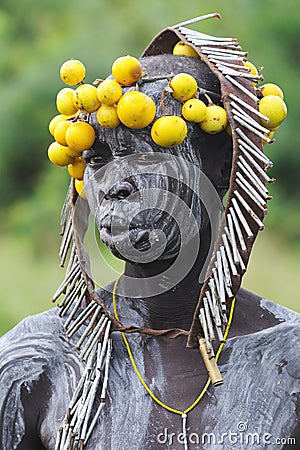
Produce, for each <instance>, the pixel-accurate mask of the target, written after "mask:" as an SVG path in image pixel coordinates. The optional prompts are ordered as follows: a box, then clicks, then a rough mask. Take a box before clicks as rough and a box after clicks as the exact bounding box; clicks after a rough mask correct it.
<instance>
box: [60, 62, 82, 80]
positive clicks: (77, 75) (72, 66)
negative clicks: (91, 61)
mask: <svg viewBox="0 0 300 450" xmlns="http://www.w3.org/2000/svg"><path fill="white" fill-rule="evenodd" d="M59 74H60V78H61V79H62V81H64V82H65V83H66V84H68V85H69V86H75V85H76V84H79V83H81V82H82V81H83V80H84V77H85V67H84V65H83V64H82V62H81V61H78V59H70V60H68V61H66V62H65V63H63V65H62V66H61V68H60V71H59Z"/></svg>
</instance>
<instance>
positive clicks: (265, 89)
mask: <svg viewBox="0 0 300 450" xmlns="http://www.w3.org/2000/svg"><path fill="white" fill-rule="evenodd" d="M259 90H260V92H261V93H262V95H263V96H264V97H266V96H267V95H277V96H278V97H280V98H282V99H283V92H282V90H281V89H280V87H279V86H277V84H273V83H266V84H264V85H263V86H260V88H259Z"/></svg>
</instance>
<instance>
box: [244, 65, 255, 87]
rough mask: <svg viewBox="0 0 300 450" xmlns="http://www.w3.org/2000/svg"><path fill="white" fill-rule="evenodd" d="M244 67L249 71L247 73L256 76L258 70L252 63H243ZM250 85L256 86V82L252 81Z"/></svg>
mask: <svg viewBox="0 0 300 450" xmlns="http://www.w3.org/2000/svg"><path fill="white" fill-rule="evenodd" d="M244 67H247V68H248V69H250V72H249V73H250V74H251V75H258V70H257V68H256V67H255V65H254V64H253V63H252V62H250V61H244ZM252 85H253V86H256V85H257V82H256V81H252Z"/></svg>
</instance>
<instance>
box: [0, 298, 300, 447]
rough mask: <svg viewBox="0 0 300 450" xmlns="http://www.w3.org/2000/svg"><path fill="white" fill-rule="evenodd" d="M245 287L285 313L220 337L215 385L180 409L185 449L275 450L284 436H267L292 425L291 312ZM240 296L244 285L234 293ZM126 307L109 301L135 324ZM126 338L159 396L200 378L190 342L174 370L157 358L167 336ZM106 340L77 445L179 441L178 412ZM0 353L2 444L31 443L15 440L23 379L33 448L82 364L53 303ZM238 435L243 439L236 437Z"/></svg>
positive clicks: (294, 321) (297, 381) (21, 419)
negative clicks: (107, 362)
mask: <svg viewBox="0 0 300 450" xmlns="http://www.w3.org/2000/svg"><path fill="white" fill-rule="evenodd" d="M245 292H246V291H245ZM249 295H250V297H251V296H252V297H253V298H255V301H257V303H259V302H261V304H262V305H263V307H264V309H263V310H262V311H265V312H267V313H268V314H269V313H270V312H272V311H274V309H275V310H276V315H277V316H279V315H281V316H280V318H281V320H283V316H285V317H288V320H287V321H283V322H281V323H278V322H277V323H278V324H276V323H273V324H272V325H271V326H270V327H269V328H266V329H263V330H261V331H258V332H255V333H250V334H247V335H244V336H235V337H232V338H230V339H228V341H227V344H226V347H225V348H224V351H223V352H222V355H221V358H220V369H221V372H222V373H223V377H224V385H223V386H221V387H217V388H212V387H210V389H209V392H208V394H206V395H205V397H204V398H203V399H202V400H201V402H200V403H199V405H197V407H196V408H195V409H194V410H193V411H192V412H191V413H189V419H188V420H189V421H188V427H189V436H190V442H189V449H190V450H199V449H204V450H212V449H214V450H219V449H222V450H223V449H224V450H229V449H235V448H236V449H241V448H243V450H244V449H248V448H249V449H250V448H251V449H252V448H255V449H256V450H263V449H268V450H269V449H276V450H277V449H281V448H284V445H283V444H276V443H275V441H274V440H275V439H276V438H277V439H280V438H288V437H289V436H291V435H293V430H294V429H295V428H296V426H297V423H298V422H297V411H296V407H297V395H298V394H299V391H300V367H299V351H298V352H297V349H299V335H300V327H299V323H300V321H299V315H297V314H296V313H292V312H290V313H289V314H287V312H288V311H286V310H285V309H284V308H281V307H280V306H277V307H275V306H273V304H271V302H269V301H268V302H266V301H263V300H261V299H260V298H259V297H257V296H254V294H250V293H249ZM243 296H244V297H245V296H247V295H246V294H245V293H243ZM242 303H243V299H241V304H242ZM127 307H128V305H122V304H121V303H120V304H119V313H120V315H121V316H122V317H123V319H124V323H126V322H127V321H131V323H132V322H135V323H137V324H138V325H141V324H142V321H141V318H140V316H139V311H138V310H137V309H136V308H135V307H133V304H132V307H130V308H129V309H128V308H127ZM266 308H268V311H267V310H266ZM273 319H274V316H273ZM129 339H130V345H131V348H132V351H133V354H134V357H135V360H136V363H137V366H138V367H139V369H140V371H141V373H142V375H143V376H144V377H145V378H146V380H147V382H148V383H149V386H150V388H151V389H152V390H153V391H154V392H155V393H156V395H157V396H158V397H159V398H161V399H162V400H164V401H167V403H169V404H170V403H173V405H172V406H174V407H177V408H179V409H183V408H185V407H186V406H187V402H189V401H190V398H195V397H196V396H197V395H198V393H199V392H200V391H201V389H202V387H203V384H202V381H201V380H202V378H201V373H200V375H199V372H201V370H200V371H199V365H198V363H197V361H199V356H198V354H197V352H196V353H193V351H192V350H187V352H188V355H192V361H194V360H193V358H195V364H194V363H193V362H192V364H191V367H188V365H187V364H186V366H185V367H182V373H181V374H180V376H178V375H174V376H173V374H172V373H170V367H171V365H168V364H166V361H165V360H164V358H163V356H164V351H165V347H166V346H170V345H173V344H170V342H169V340H168V339H165V338H162V340H160V338H158V339H157V338H149V337H141V336H139V335H131V336H130V337H129ZM113 341H114V352H113V360H112V365H111V371H110V378H109V389H108V399H107V404H106V406H105V409H104V411H103V414H102V416H101V419H100V421H99V424H98V426H97V428H96V430H95V432H94V433H93V436H92V437H91V439H90V442H89V444H88V445H87V447H86V449H87V450H91V449H93V450H120V449H127V448H131V449H132V450H159V449H165V448H170V449H175V450H177V449H178V450H179V449H180V450H182V448H183V445H182V442H181V441H180V433H181V418H180V417H179V416H177V415H175V414H172V413H170V412H168V411H165V410H164V409H162V408H161V407H160V406H158V405H156V404H155V403H154V402H153V400H152V399H151V398H150V396H149V395H148V394H147V393H146V391H145V389H144V388H143V386H142V385H141V383H140V382H139V381H138V380H137V377H136V374H135V373H134V371H133V368H132V366H131V363H130V361H129V358H128V355H127V352H126V349H125V348H124V344H123V342H122V339H121V336H119V335H116V334H114V335H113ZM176 345H177V344H176ZM174 348H175V349H176V346H175V347H174ZM193 355H194V356H193ZM0 358H1V371H0V383H1V390H0V420H1V422H0V423H1V425H0V436H1V444H2V448H3V450H16V449H19V448H20V449H22V448H24V449H27V448H28V449H29V448H31V449H33V448H38V447H26V446H25V447H22V445H21V443H22V439H23V437H24V435H25V434H26V433H28V429H27V430H26V429H25V422H26V421H27V422H26V423H28V417H27V415H28V410H30V406H28V405H27V404H24V405H23V403H22V390H24V389H26V392H27V393H28V394H29V397H28V398H31V399H32V400H34V399H35V398H36V396H39V395H43V397H39V401H38V403H37V405H38V406H39V409H38V411H35V414H33V416H35V417H36V424H35V425H36V427H37V430H36V432H37V434H39V435H40V437H41V441H42V443H43V445H42V447H39V448H42V449H43V448H44V449H47V450H48V449H49V450H50V449H51V450H52V449H54V445H55V436H56V431H57V429H58V427H59V425H60V423H61V420H62V419H63V416H64V414H65V411H66V409H67V406H68V402H69V399H70V397H71V395H72V391H73V389H74V386H75V385H76V381H77V380H78V379H79V377H80V373H81V370H82V368H83V367H82V364H81V362H80V360H79V358H78V353H77V351H76V350H75V349H74V347H73V342H70V343H69V342H68V341H67V339H66V338H65V336H64V331H63V323H62V320H61V319H59V318H58V317H57V316H56V311H55V310H52V311H49V312H46V313H42V314H40V315H37V316H33V317H29V318H27V319H25V320H24V321H23V322H21V323H20V324H19V325H18V326H17V327H15V328H14V329H13V330H11V331H10V332H9V333H8V334H7V335H5V336H4V337H2V338H1V340H0ZM174 358H175V354H174ZM168 363H170V361H169V362H168ZM199 377H200V378H199ZM189 391H191V392H189ZM41 393H42V394H41ZM172 399H173V402H172ZM174 403H175V404H174ZM179 403H180V404H179ZM26 417H27V418H26ZM241 424H243V425H241ZM241 426H244V427H245V429H244V431H243V430H239V428H238V427H241ZM172 433H173V434H172ZM205 433H206V434H205ZM256 436H259V438H256ZM209 439H210V440H209ZM242 439H244V440H246V439H248V440H250V442H246V441H244V442H242V441H241V440H242ZM251 439H260V442H259V443H257V441H254V444H255V445H253V442H252V441H251ZM268 439H269V441H268ZM202 442H203V443H202ZM282 442H283V441H282ZM18 445H19V447H18ZM294 448H297V447H294Z"/></svg>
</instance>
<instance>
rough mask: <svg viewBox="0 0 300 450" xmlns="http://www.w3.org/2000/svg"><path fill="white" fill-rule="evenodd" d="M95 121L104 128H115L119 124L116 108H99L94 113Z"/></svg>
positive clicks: (104, 106) (105, 106)
mask: <svg viewBox="0 0 300 450" xmlns="http://www.w3.org/2000/svg"><path fill="white" fill-rule="evenodd" d="M96 119H97V120H98V122H99V123H100V125H101V126H102V127H104V128H116V127H117V126H118V125H119V124H120V119H119V117H118V113H117V108H116V107H115V106H107V105H102V106H100V108H99V109H98V111H97V113H96Z"/></svg>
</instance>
